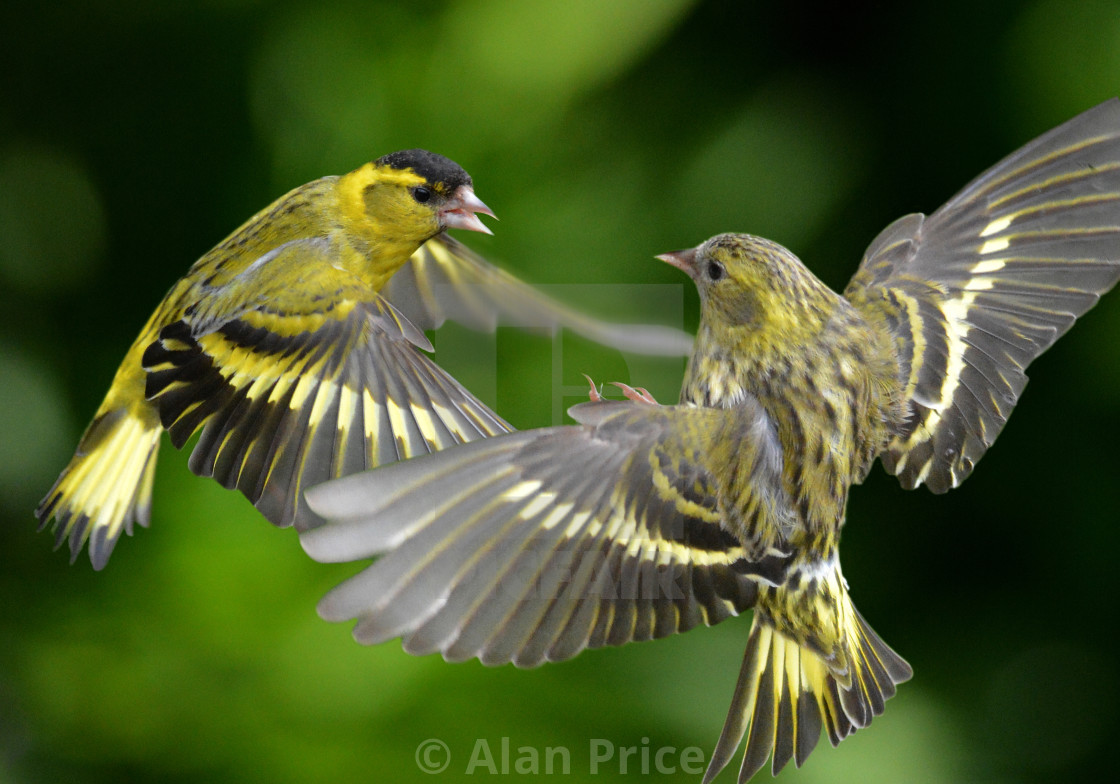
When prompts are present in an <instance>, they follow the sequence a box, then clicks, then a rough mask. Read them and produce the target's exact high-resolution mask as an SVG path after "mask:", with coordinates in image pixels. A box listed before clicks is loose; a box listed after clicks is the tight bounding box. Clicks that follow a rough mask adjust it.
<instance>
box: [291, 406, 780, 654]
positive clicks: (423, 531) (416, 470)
mask: <svg viewBox="0 0 1120 784" xmlns="http://www.w3.org/2000/svg"><path fill="white" fill-rule="evenodd" d="M572 414H573V416H575V417H576V418H577V419H578V420H581V421H582V422H583V424H582V425H580V426H568V427H555V428H548V429H543V430H531V431H524V432H519V433H513V434H510V435H505V436H500V437H497V438H492V439H486V440H485V441H480V442H477V443H474V444H468V445H466V446H464V447H459V448H456V449H452V450H448V451H446V452H441V453H439V454H436V455H430V456H428V457H424V458H420V459H418V460H409V461H405V462H402V463H398V464H396V465H392V466H388V467H386V468H383V469H379V470H377V471H372V472H369V473H366V474H361V475H358V476H353V477H348V478H346V479H342V480H338V481H336V482H331V483H328V484H325V485H323V486H321V487H316V488H312V489H311V490H309V491H308V493H307V496H308V502H309V503H310V504H311V507H312V508H313V509H314V510H315V511H316V512H318V513H319V514H320V515H322V516H323V517H325V518H327V520H328V522H327V523H326V524H325V525H324V526H322V527H320V528H318V529H316V530H314V531H309V532H307V533H305V534H303V536H302V537H301V542H302V544H303V546H304V549H305V550H307V552H308V554H310V555H311V556H312V557H313V558H315V559H316V560H319V561H353V560H359V559H364V558H369V557H371V556H374V555H377V554H381V553H384V555H382V556H381V558H379V559H378V560H377V561H376V562H375V563H373V564H372V565H371V566H369V567H368V568H367V569H366V570H365V571H363V572H362V573H360V574H358V575H357V576H355V577H353V578H351V579H350V580H348V581H347V582H345V583H343V584H342V585H340V586H338V587H337V588H335V589H334V590H333V591H331V592H330V593H329V594H328V595H327V596H326V597H325V598H324V599H323V600H322V602H321V603H320V605H319V612H320V614H321V615H322V616H323V617H324V618H325V619H327V620H333V621H342V620H347V619H351V618H356V619H358V624H357V626H356V627H355V630H354V636H355V638H356V639H357V640H359V641H360V642H363V643H367V644H373V643H377V642H381V641H383V640H388V639H391V638H393V637H398V636H399V637H401V638H402V640H403V644H404V647H405V649H406V650H407V651H409V652H410V653H415V654H423V653H429V652H434V651H439V652H441V653H442V654H443V655H444V657H445V658H447V659H448V660H451V661H457V660H463V659H467V658H471V657H478V658H479V659H481V660H482V661H483V662H484V663H486V664H500V663H503V662H509V661H512V662H514V663H516V664H517V665H519V666H526V667H528V666H533V665H536V664H539V663H541V662H542V661H545V660H552V661H556V660H562V659H566V658H569V657H571V656H574V655H575V654H576V653H578V652H579V651H581V650H582V649H584V648H586V647H597V646H603V645H620V644H622V643H625V642H628V641H631V640H646V639H653V638H658V637H663V636H666V635H669V634H673V633H676V632H682V631H685V630H687V629H690V628H692V627H694V626H696V625H698V624H714V623H717V622H719V621H721V620H723V619H724V618H727V617H729V616H731V615H736V614H738V613H739V612H741V611H743V610H745V609H746V608H748V607H751V606H753V605H754V603H755V600H756V597H757V590H758V589H757V583H758V581H760V580H770V581H775V580H777V579H780V577H779V575H780V572H781V571H782V569H783V568H784V565H785V562H784V559H782V558H780V557H778V556H776V555H775V556H768V557H766V558H762V559H760V560H758V561H754V562H752V561H750V560H748V556H747V551H746V550H745V549H744V546H743V544H742V543H741V542H740V541H739V540H738V539H737V538H736V537H735V536H734V535H732V534H731V533H730V532H729V531H728V529H727V527H725V525H724V524H723V522H724V517H725V513H724V511H723V510H722V509H721V505H722V504H721V501H720V493H719V492H718V491H717V487H718V484H719V479H718V478H717V477H715V476H713V475H712V474H711V472H710V471H709V470H708V469H707V468H706V467H705V466H706V465H707V464H708V463H709V462H710V461H709V458H708V457H707V456H706V455H705V453H704V450H705V449H706V447H707V444H708V443H709V442H715V441H717V440H718V439H721V438H730V437H738V441H737V442H734V444H733V446H729V448H731V449H734V450H735V453H736V455H737V457H738V462H737V463H736V464H735V466H734V469H729V473H735V475H736V479H735V481H736V482H738V483H739V484H740V485H745V486H747V487H749V488H750V492H749V495H750V498H749V499H747V500H745V501H744V502H743V503H742V505H741V506H742V508H745V509H746V508H754V509H755V511H756V512H757V513H758V514H760V515H766V514H768V513H769V511H770V507H771V506H773V505H775V504H778V503H779V501H780V496H781V490H780V485H781V483H780V476H781V465H782V463H781V452H780V447H779V445H778V441H777V436H776V433H775V431H774V429H773V426H772V424H771V422H770V420H769V418H768V417H767V416H766V414H765V413H764V412H763V411H762V409H761V408H760V407H759V406H757V404H753V401H747V402H746V403H745V405H744V406H743V407H742V408H741V409H738V410H736V411H727V410H723V409H719V410H716V409H699V408H686V407H676V406H674V407H660V406H647V405H642V404H631V403H619V402H610V403H594V404H583V405H581V406H577V407H575V408H574V409H573V410H572ZM728 443H729V444H731V443H732V442H730V441H728ZM744 492H747V491H744ZM752 505H753V506H752Z"/></svg>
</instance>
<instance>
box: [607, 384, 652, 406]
mask: <svg viewBox="0 0 1120 784" xmlns="http://www.w3.org/2000/svg"><path fill="white" fill-rule="evenodd" d="M611 385H612V386H616V387H618V388H619V389H621V390H622V394H623V395H625V396H626V399H627V400H633V401H634V402H635V403H647V404H649V405H651V406H659V405H661V404H660V403H658V402H657V399H656V398H655V397H654V396H653V395H651V394H650V393H649V390H647V389H646V388H645V387H637V388H634V387H632V386H630V385H629V384H623V383H622V382H621V381H612V382H611Z"/></svg>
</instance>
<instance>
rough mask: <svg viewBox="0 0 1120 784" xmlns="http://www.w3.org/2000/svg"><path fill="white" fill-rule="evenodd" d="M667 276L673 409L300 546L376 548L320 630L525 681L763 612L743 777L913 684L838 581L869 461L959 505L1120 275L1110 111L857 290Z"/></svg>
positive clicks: (624, 405)
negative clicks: (619, 647)
mask: <svg viewBox="0 0 1120 784" xmlns="http://www.w3.org/2000/svg"><path fill="white" fill-rule="evenodd" d="M662 258H663V259H665V260H666V261H669V262H670V263H672V264H675V265H676V266H678V267H680V268H681V269H683V270H684V271H686V272H687V273H688V274H689V276H690V277H691V278H692V279H693V280H694V282H695V283H696V285H697V288H698V290H699V292H700V298H701V312H702V315H701V323H700V329H699V333H698V335H697V339H696V345H695V348H694V351H693V354H692V357H691V360H690V363H689V367H688V370H687V372H686V376H685V380H684V385H683V388H682V393H681V400H680V404H679V405H676V406H664V407H663V406H657V405H649V404H647V403H645V402H592V403H587V404H583V405H580V406H576V407H575V408H574V409H572V415H573V417H574V418H575V419H576V420H577V421H578V422H579V423H580V424H579V425H577V426H569V427H558V428H548V429H543V430H537V431H527V432H521V433H513V434H508V435H503V436H499V437H497V438H493V439H488V440H486V441H483V442H479V443H476V444H469V445H466V446H463V447H458V448H455V449H452V450H447V451H445V452H441V453H440V454H438V455H433V456H429V457H425V458H421V459H418V460H410V461H405V462H402V463H398V464H396V465H393V466H389V467H387V468H384V469H380V470H377V471H373V472H369V473H366V474H361V475H358V476H353V477H348V478H346V479H342V480H339V481H336V482H332V483H328V484H326V485H323V486H322V487H318V488H312V489H311V490H310V491H308V500H309V503H310V504H311V506H312V508H314V509H315V510H316V511H317V512H319V513H320V514H321V515H323V516H324V517H326V518H328V522H327V524H326V525H325V526H323V527H320V528H317V529H315V530H312V531H308V532H306V533H304V534H303V535H302V536H301V541H302V542H303V545H304V547H305V549H306V550H307V551H308V553H309V554H310V555H311V556H312V557H314V558H316V559H318V560H322V561H350V560H357V559H361V558H367V557H370V556H373V555H377V554H382V555H381V558H380V559H379V560H377V561H376V562H375V563H374V564H373V565H371V566H370V567H368V568H367V569H366V570H365V571H364V572H362V573H360V574H359V575H357V576H356V577H354V578H352V579H350V580H349V581H347V582H346V583H344V584H342V585H341V586H339V587H337V588H335V589H334V590H333V591H332V592H331V593H330V594H328V595H327V597H325V598H324V599H323V601H322V602H321V604H320V613H321V614H322V615H323V617H324V618H327V619H328V620H346V619H351V618H356V619H357V620H358V623H357V626H356V627H355V630H354V634H355V637H356V638H357V639H358V640H359V641H361V642H365V643H373V642H379V641H382V640H385V639H390V638H392V637H397V636H399V637H401V638H402V641H403V644H404V647H405V649H406V650H408V651H410V652H412V653H427V652H435V651H439V652H441V653H442V654H443V655H444V656H445V657H446V658H448V659H449V660H460V659H465V658H470V657H478V658H479V659H481V660H482V661H483V662H485V663H488V664H498V663H502V662H507V661H512V662H514V663H516V664H518V665H522V666H531V665H535V664H539V663H541V662H543V661H546V660H559V659H564V658H568V657H570V656H572V655H575V654H576V653H578V652H579V651H580V650H582V649H583V648H587V647H597V646H601V645H613V644H620V643H623V642H627V641H630V640H642V639H650V638H656V637H661V636H665V635H667V634H672V633H675V632H679V631H684V630H686V629H689V628H691V627H693V626H696V625H698V624H701V623H706V624H712V623H716V622H718V621H720V620H722V619H724V618H726V617H728V616H730V615H735V614H738V613H740V612H743V611H745V610H747V609H750V608H753V610H754V618H753V623H752V626H751V633H750V637H749V639H748V642H747V649H746V653H745V656H744V660H743V665H742V668H741V671H740V676H739V680H738V683H737V685H736V689H735V693H734V696H733V699H732V703H731V709H730V712H729V714H728V717H727V721H726V723H725V725H724V729H723V733H722V734H721V736H720V739H719V741H718V743H717V745H716V748H715V751H714V753H713V755H712V759H711V761H710V764H709V767H708V771H707V774H706V776H705V781H710V780H711V779H713V778H714V777H715V776H716V775H717V774H718V773H719V771H720V770H721V769H722V768H723V767H725V766H726V765H727V764H728V762H729V761H730V760H731V758H732V757H733V756H734V754H735V751H736V749H737V748H738V747H739V745H740V744H741V743H743V744H744V745H745V751H744V756H743V761H742V764H741V766H740V769H739V780H740V781H741V782H742V781H746V780H747V779H749V778H750V777H751V776H752V775H753V774H754V773H755V772H757V771H758V770H759V769H761V768H762V767H763V766H764V765H765V763H766V760H767V759H768V758H772V760H773V761H772V769H773V771H774V772H775V773H777V772H778V771H779V770H781V769H782V768H783V766H785V765H786V764H787V763H788V762H790V761H791V760H793V761H794V762H795V763H796V764H797V765H800V764H802V763H803V762H804V761H805V759H806V758H807V757H808V755H809V753H810V752H811V751H812V750H813V748H814V747H815V745H816V743H817V741H818V739H819V737H820V734H821V730H822V729H823V730H824V731H825V733H826V734H827V735H828V737H829V739H830V741H831V742H832V743H833V744H836V743H839V741H840V740H842V739H843V738H844V737H846V736H847V735H848V734H849V733H851V732H852V731H854V730H855V729H858V728H861V727H865V726H867V725H868V724H869V723H870V722H871V720H872V719H873V717H874V716H876V715H879V714H880V713H882V711H883V708H884V703H885V701H886V699H888V698H889V697H890V696H891V695H893V694H894V692H895V686H896V684H898V683H900V682H902V681H904V680H906V679H907V678H909V677H910V675H911V671H910V668H909V666H908V665H907V664H906V662H904V661H903V660H902V659H901V658H900V657H898V655H897V654H895V653H894V652H893V651H891V650H890V648H888V647H887V646H886V645H885V644H884V643H883V642H882V640H880V639H879V637H878V636H877V635H876V634H875V632H873V631H872V630H871V628H870V627H869V626H868V625H867V623H866V622H865V621H864V620H863V618H862V617H861V616H860V615H859V613H858V612H857V611H856V609H855V606H854V604H853V603H852V600H851V598H850V596H849V593H848V586H847V582H846V580H845V579H844V577H843V575H842V573H841V570H840V562H839V558H838V546H839V540H840V531H841V527H842V525H843V523H844V513H845V507H846V502H847V494H848V490H849V488H850V487H851V486H852V485H853V484H857V483H859V482H860V481H861V480H862V479H863V478H864V477H865V476H866V474H867V471H868V470H869V469H870V467H871V464H872V462H873V461H874V459H875V458H876V457H882V458H883V462H884V465H885V467H886V468H887V469H888V470H889V471H891V472H892V473H895V474H897V475H898V476H899V478H900V480H901V481H902V483H903V484H904V486H906V487H916V486H917V485H919V484H922V483H925V484H927V485H928V486H929V487H930V488H931V489H933V490H934V491H936V492H943V491H945V490H947V489H949V488H950V487H954V486H956V485H957V484H959V482H960V481H962V480H963V479H964V478H965V477H966V476H967V475H968V473H969V472H970V471H971V470H972V469H973V467H974V466H975V463H976V461H977V460H979V458H980V457H981V456H982V454H983V453H984V451H985V450H986V449H987V447H988V446H990V445H991V443H992V441H993V440H994V439H995V437H996V436H997V435H998V433H999V431H1000V429H1001V428H1002V427H1003V425H1004V423H1005V422H1006V419H1007V416H1008V414H1009V413H1010V410H1011V408H1012V407H1013V406H1014V404H1015V402H1016V401H1017V399H1018V396H1019V394H1020V393H1021V392H1022V390H1023V387H1024V384H1025V382H1026V376H1025V374H1024V370H1025V368H1026V366H1027V364H1028V363H1029V362H1030V361H1031V360H1032V359H1034V358H1035V357H1037V356H1038V355H1039V354H1040V353H1041V352H1042V351H1044V350H1045V349H1046V348H1047V347H1049V346H1050V345H1051V344H1052V343H1053V342H1054V341H1055V340H1056V339H1057V338H1058V337H1059V336H1060V335H1061V334H1062V333H1063V332H1064V331H1065V330H1066V329H1068V328H1069V326H1070V325H1071V324H1072V323H1073V321H1074V320H1075V319H1076V317H1077V316H1079V315H1080V314H1082V313H1084V312H1085V311H1086V310H1087V309H1088V308H1089V307H1091V306H1092V305H1093V303H1094V302H1096V300H1097V298H1098V297H1099V296H1100V295H1101V294H1102V293H1104V292H1105V291H1107V290H1108V289H1109V288H1111V287H1112V286H1113V285H1114V284H1115V283H1116V281H1117V279H1118V278H1120V101H1117V100H1115V99H1114V100H1112V101H1109V102H1108V103H1105V104H1102V105H1101V106H1098V107H1097V108H1095V109H1093V110H1091V111H1089V112H1086V113H1085V114H1083V115H1081V116H1079V117H1077V118H1075V119H1073V120H1071V121H1069V122H1068V123H1066V124H1064V125H1063V126H1061V127H1059V128H1056V129H1054V130H1053V131H1051V132H1049V133H1047V134H1045V135H1043V136H1042V137H1040V138H1039V139H1036V140H1035V141H1034V142H1032V143H1030V144H1028V145H1027V146H1025V147H1024V148H1022V149H1021V150H1019V151H1018V152H1016V153H1014V154H1013V155H1011V156H1010V157H1009V158H1007V159H1005V160H1004V161H1002V162H1001V163H999V164H997V165H996V166H995V167H993V168H992V169H990V170H989V171H988V172H986V173H984V174H983V175H981V176H980V177H979V178H977V179H976V180H975V181H973V182H972V183H971V184H970V185H968V186H967V187H966V188H965V189H964V190H962V191H961V193H960V194H958V195H957V196H956V197H954V198H953V199H952V200H951V201H950V202H949V203H948V204H946V205H945V206H944V207H942V208H941V209H939V210H938V211H937V212H935V213H934V214H932V215H931V216H929V217H925V216H922V215H911V216H908V217H905V218H902V219H901V220H899V221H896V222H895V223H894V224H892V225H891V226H889V227H888V228H887V229H886V230H884V232H883V233H882V234H881V235H880V236H879V237H878V238H877V239H876V240H875V241H874V242H873V243H872V244H871V246H870V248H869V249H868V251H867V254H866V256H865V258H864V261H863V263H862V265H861V266H860V269H859V271H858V272H857V273H856V275H855V276H854V278H853V279H852V281H851V283H850V284H849V286H848V288H847V289H846V290H845V292H844V295H843V296H841V295H839V294H836V293H834V292H832V291H830V290H829V289H828V288H827V287H826V286H825V285H824V284H823V283H822V282H821V281H819V280H818V279H817V278H816V277H815V276H813V274H812V273H811V272H809V270H808V269H807V268H805V267H804V265H803V264H802V263H801V262H800V261H799V260H798V259H797V258H796V257H795V256H794V255H793V254H792V253H790V252H789V251H788V250H786V249H784V248H782V247H781V246H779V245H776V244H774V243H772V242H769V241H767V240H763V239H759V238H757V237H752V236H750V235H744V234H725V235H719V236H717V237H714V238H712V239H711V240H709V241H707V242H705V243H703V244H702V245H701V246H699V247H698V248H696V249H693V250H690V251H682V252H679V253H674V254H666V255H665V256H663V257H662ZM635 397H637V396H635ZM744 739H745V740H744Z"/></svg>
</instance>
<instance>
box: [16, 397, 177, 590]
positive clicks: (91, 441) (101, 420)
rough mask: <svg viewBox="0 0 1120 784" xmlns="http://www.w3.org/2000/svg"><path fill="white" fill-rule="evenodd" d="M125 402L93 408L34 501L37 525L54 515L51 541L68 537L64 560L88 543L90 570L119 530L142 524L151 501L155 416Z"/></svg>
mask: <svg viewBox="0 0 1120 784" xmlns="http://www.w3.org/2000/svg"><path fill="white" fill-rule="evenodd" d="M150 419H151V420H152V421H145V418H144V417H143V415H142V414H140V415H138V414H136V413H133V412H132V411H131V410H129V409H128V408H127V407H124V408H109V409H108V410H103V411H101V412H98V415H97V417H95V418H94V420H93V422H92V423H91V424H90V426H89V428H88V429H87V430H86V432H85V435H83V436H82V440H81V442H80V443H79V444H78V449H77V451H76V452H75V453H74V457H73V458H71V460H70V463H69V465H67V466H66V468H65V469H64V470H63V471H62V473H61V474H60V475H59V477H58V479H57V480H56V481H55V483H54V486H53V487H52V488H51V489H50V492H48V493H47V495H46V497H44V498H43V500H42V502H40V504H39V507H38V509H36V510H35V516H36V517H38V518H39V523H40V530H41V529H42V528H45V527H46V526H47V524H48V523H49V522H50V520H51V518H52V517H54V519H55V546H56V547H61V546H62V543H63V542H64V541H65V540H66V539H67V538H69V540H70V561H71V563H73V562H74V561H75V560H77V557H78V554H79V553H80V552H81V550H82V547H83V545H85V543H86V542H87V541H88V542H89V557H90V561H91V562H92V563H93V568H94V569H102V568H104V567H105V564H106V563H107V562H108V560H109V555H110V553H112V551H113V545H114V544H116V541H117V539H118V538H119V537H120V535H121V531H127V532H128V533H129V534H130V535H131V534H132V525H133V523H140V525H143V526H147V525H148V520H149V515H150V511H151V502H152V480H153V478H154V476H155V467H156V460H155V457H156V451H157V449H158V447H159V437H160V432H161V429H160V427H159V420H158V419H156V418H155V417H154V416H153V417H151V418H150Z"/></svg>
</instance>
